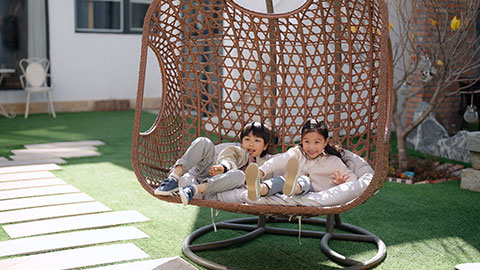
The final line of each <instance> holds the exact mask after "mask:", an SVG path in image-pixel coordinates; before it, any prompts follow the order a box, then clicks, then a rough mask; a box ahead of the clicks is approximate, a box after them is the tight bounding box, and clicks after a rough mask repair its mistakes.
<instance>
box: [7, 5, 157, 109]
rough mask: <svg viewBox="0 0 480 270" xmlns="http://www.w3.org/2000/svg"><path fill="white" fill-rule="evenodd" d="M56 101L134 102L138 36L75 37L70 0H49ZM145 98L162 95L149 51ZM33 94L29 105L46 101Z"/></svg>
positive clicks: (18, 95) (19, 94) (16, 98)
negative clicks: (114, 100) (31, 102)
mask: <svg viewBox="0 0 480 270" xmlns="http://www.w3.org/2000/svg"><path fill="white" fill-rule="evenodd" d="M48 7H49V10H48V13H49V35H50V39H49V40H50V44H49V45H50V48H49V53H50V60H51V72H52V76H53V78H54V83H55V89H54V91H53V92H52V98H53V101H54V102H62V101H85V100H104V99H134V98H135V97H136V92H137V82H138V71H139V62H140V48H141V34H100V33H76V32H75V22H74V20H75V19H74V18H75V15H74V11H75V8H74V0H48ZM148 64H149V65H148V68H147V81H146V85H145V95H144V96H145V97H160V93H161V82H160V72H159V68H158V64H157V61H156V58H155V56H154V54H153V53H149V58H148ZM44 100H45V97H44V95H32V101H33V102H35V101H44ZM0 102H2V103H21V102H25V94H24V93H23V91H0Z"/></svg>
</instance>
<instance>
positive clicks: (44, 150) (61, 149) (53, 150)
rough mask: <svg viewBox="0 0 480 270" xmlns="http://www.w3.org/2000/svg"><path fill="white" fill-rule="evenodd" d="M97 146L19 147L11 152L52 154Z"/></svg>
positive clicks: (17, 153)
mask: <svg viewBox="0 0 480 270" xmlns="http://www.w3.org/2000/svg"><path fill="white" fill-rule="evenodd" d="M96 150H97V148H96V147H94V146H81V147H58V148H29V149H17V150H12V151H11V152H12V153H14V154H15V155H20V154H26V153H28V154H40V153H41V154H52V153H55V155H57V154H58V153H69V152H78V151H96Z"/></svg>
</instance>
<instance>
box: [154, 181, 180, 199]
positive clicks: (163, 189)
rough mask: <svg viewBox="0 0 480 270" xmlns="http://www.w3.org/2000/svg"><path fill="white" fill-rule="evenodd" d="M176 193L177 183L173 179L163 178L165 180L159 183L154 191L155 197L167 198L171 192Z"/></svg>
mask: <svg viewBox="0 0 480 270" xmlns="http://www.w3.org/2000/svg"><path fill="white" fill-rule="evenodd" d="M175 191H178V182H177V181H176V180H175V179H173V178H165V180H163V181H162V183H160V186H158V187H157V189H155V192H154V193H155V194H156V195H162V196H168V195H172V193H173V192H175Z"/></svg>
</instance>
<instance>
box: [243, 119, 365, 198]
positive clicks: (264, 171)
mask: <svg viewBox="0 0 480 270" xmlns="http://www.w3.org/2000/svg"><path fill="white" fill-rule="evenodd" d="M329 140H330V138H329V137H328V126H327V124H325V123H324V122H323V121H316V120H314V119H309V120H307V122H306V123H305V124H304V125H303V127H302V130H301V142H300V145H298V146H295V147H293V148H290V149H289V150H288V151H287V152H285V153H282V154H279V155H276V156H275V157H273V158H271V159H270V160H268V161H266V162H265V163H264V164H263V165H261V166H260V167H258V165H257V164H254V163H252V164H250V165H249V166H248V167H247V169H246V171H245V180H246V182H247V189H248V198H249V199H250V200H252V201H255V200H258V198H259V197H260V196H270V195H273V194H276V193H279V192H283V194H285V195H287V196H291V195H293V194H296V195H297V194H302V195H303V194H305V193H307V192H311V191H312V192H318V191H322V190H326V189H329V188H331V187H334V186H335V185H340V184H342V183H345V182H346V181H355V180H356V179H357V176H356V175H355V174H354V173H353V172H352V171H351V170H349V169H348V168H347V166H346V165H345V163H344V162H343V161H342V159H341V153H340V152H339V150H337V149H336V148H335V147H333V146H332V145H331V144H330V143H329ZM285 169H286V175H285V177H284V176H276V177H273V178H271V179H267V180H265V181H263V182H260V179H261V178H263V177H264V176H265V175H268V174H270V173H272V172H278V171H282V170H283V171H285Z"/></svg>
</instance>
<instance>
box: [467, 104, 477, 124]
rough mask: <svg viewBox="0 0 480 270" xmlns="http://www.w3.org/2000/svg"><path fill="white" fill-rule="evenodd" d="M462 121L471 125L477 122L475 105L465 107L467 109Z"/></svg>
mask: <svg viewBox="0 0 480 270" xmlns="http://www.w3.org/2000/svg"><path fill="white" fill-rule="evenodd" d="M463 119H465V122H467V123H469V124H472V123H475V122H477V121H478V112H477V107H475V105H473V104H471V105H468V106H467V109H466V110H465V113H464V114H463Z"/></svg>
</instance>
